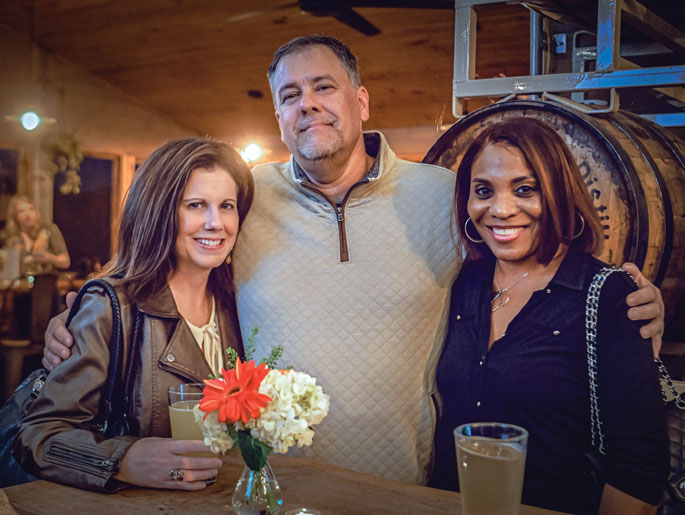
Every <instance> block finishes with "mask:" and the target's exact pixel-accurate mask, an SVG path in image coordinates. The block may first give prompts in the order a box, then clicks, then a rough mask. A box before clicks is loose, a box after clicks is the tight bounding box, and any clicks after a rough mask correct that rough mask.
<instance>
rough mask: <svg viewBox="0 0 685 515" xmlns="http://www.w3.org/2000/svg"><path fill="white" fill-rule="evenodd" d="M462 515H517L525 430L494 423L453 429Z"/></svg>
mask: <svg viewBox="0 0 685 515" xmlns="http://www.w3.org/2000/svg"><path fill="white" fill-rule="evenodd" d="M454 440H455V443H456V447H457V469H458V473H459V489H460V490H461V505H462V509H463V511H464V514H465V515H482V514H486V513H487V514H488V515H517V514H518V513H519V507H520V506H521V489H522V487H523V468H524V465H525V463H526V448H527V446H528V431H526V430H525V429H523V428H522V427H518V426H514V425H511V424H500V423H496V422H482V423H474V424H464V425H461V426H459V427H457V428H456V429H455V430H454Z"/></svg>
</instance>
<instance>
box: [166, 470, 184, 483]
mask: <svg viewBox="0 0 685 515" xmlns="http://www.w3.org/2000/svg"><path fill="white" fill-rule="evenodd" d="M169 478H171V480H172V481H183V471H182V470H181V469H175V468H174V469H169Z"/></svg>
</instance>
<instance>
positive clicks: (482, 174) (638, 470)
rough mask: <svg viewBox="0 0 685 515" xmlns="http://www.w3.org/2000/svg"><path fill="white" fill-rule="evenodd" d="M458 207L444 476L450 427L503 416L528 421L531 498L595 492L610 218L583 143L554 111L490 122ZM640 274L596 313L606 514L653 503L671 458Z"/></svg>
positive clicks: (452, 465) (442, 413) (441, 380)
mask: <svg viewBox="0 0 685 515" xmlns="http://www.w3.org/2000/svg"><path fill="white" fill-rule="evenodd" d="M455 208H456V213H457V221H458V227H459V229H460V231H461V235H460V236H461V238H460V240H461V242H462V244H463V245H464V252H465V254H466V255H467V263H466V264H465V265H464V266H463V267H462V270H461V273H460V274H459V276H458V278H457V279H456V281H455V283H454V286H453V288H452V295H451V305H450V318H449V331H448V335H447V338H446V340H445V344H444V347H443V349H442V353H441V354H440V358H439V360H438V363H437V368H436V377H435V386H436V388H437V396H436V399H438V402H437V405H438V422H437V427H436V432H435V461H434V465H435V466H434V470H433V475H432V482H431V484H432V485H433V486H436V487H439V488H446V489H456V488H458V477H457V461H456V456H455V442H454V435H453V430H454V428H455V427H457V426H459V425H461V424H464V423H470V422H485V421H496V422H506V423H511V424H515V425H518V426H522V427H524V428H525V429H527V430H528V432H529V435H530V436H529V440H528V452H527V457H526V469H525V475H524V485H523V499H522V502H523V503H525V504H532V505H536V506H541V507H545V508H550V509H554V510H559V511H563V512H570V513H592V512H596V511H597V509H598V506H597V505H596V504H595V505H592V504H593V500H592V491H593V487H592V485H591V484H590V483H589V479H588V478H590V477H591V467H590V464H589V462H587V461H586V458H585V454H586V453H587V452H589V451H591V450H592V448H591V444H590V442H591V435H590V433H591V429H590V425H591V422H590V416H589V414H590V392H589V390H590V387H589V377H588V364H587V363H588V361H587V352H586V351H587V347H586V338H585V329H586V327H585V303H586V296H587V292H588V287H589V285H590V282H591V280H592V278H593V276H594V274H595V273H596V272H597V271H599V270H600V268H602V267H603V266H605V265H604V264H603V263H602V262H600V261H598V260H597V259H595V258H593V257H592V254H593V253H595V252H596V251H597V250H598V249H599V248H600V245H601V243H602V239H603V236H602V229H601V226H600V223H599V219H598V216H597V213H596V211H595V208H594V206H593V204H592V200H591V198H590V195H589V193H588V191H587V188H586V187H585V184H584V183H583V180H582V177H581V174H580V171H579V170H578V166H577V164H576V162H575V160H574V158H573V155H572V154H571V152H570V151H569V149H568V148H567V146H566V145H565V144H564V142H563V140H562V139H561V137H560V136H559V135H558V134H557V133H556V132H554V131H553V130H552V129H551V128H549V127H548V126H546V125H545V124H544V123H542V122H540V121H538V120H536V119H532V118H526V117H518V118H511V119H508V120H505V121H503V122H500V123H498V124H495V125H493V126H490V127H488V128H487V129H485V130H484V131H483V132H482V133H481V134H480V135H479V136H478V137H477V138H476V140H475V141H474V142H473V144H472V145H471V146H470V147H469V149H468V150H467V152H466V154H465V155H464V158H463V160H462V161H461V163H460V166H459V169H458V174H457V184H456V195H455ZM634 289H635V286H634V285H633V284H632V283H631V281H630V280H629V279H628V278H627V276H626V275H625V274H612V275H611V276H609V278H608V279H607V280H606V283H605V286H604V288H603V289H602V293H601V297H600V304H599V313H598V322H597V333H598V337H597V353H598V357H597V368H598V371H599V372H598V374H599V375H598V397H599V406H600V420H601V422H602V427H603V430H604V435H605V445H606V449H607V459H606V462H605V465H604V467H602V471H601V474H602V477H603V480H604V481H605V484H603V485H602V487H601V488H602V490H601V491H600V492H597V496H601V503H600V506H599V510H600V513H621V514H630V513H649V512H651V511H653V509H654V507H653V505H655V504H658V502H659V501H660V499H661V495H662V494H663V489H664V486H665V479H666V475H667V471H668V447H667V445H668V444H667V442H668V440H667V434H666V423H665V414H664V410H663V407H662V401H661V393H660V387H659V380H658V374H657V367H656V366H655V365H654V363H653V360H652V355H651V348H650V347H649V345H646V344H645V343H644V342H643V341H642V340H641V337H640V334H639V326H638V325H637V324H636V323H635V322H632V321H630V320H629V319H628V317H627V315H626V311H627V309H628V306H627V305H626V302H625V298H626V295H627V294H628V293H629V292H630V291H632V290H634Z"/></svg>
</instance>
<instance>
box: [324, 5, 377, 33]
mask: <svg viewBox="0 0 685 515" xmlns="http://www.w3.org/2000/svg"><path fill="white" fill-rule="evenodd" d="M333 17H334V18H335V19H336V20H338V21H341V22H343V23H344V24H345V25H349V26H350V27H352V28H353V29H355V30H358V31H359V32H361V33H362V34H365V35H367V36H375V35H376V34H380V33H381V31H380V29H379V28H378V27H376V26H375V25H374V24H373V23H371V22H370V21H369V20H367V19H366V18H364V17H363V16H362V15H361V14H359V13H358V12H356V11H355V10H353V9H351V8H349V7H348V8H346V9H341V10H340V11H338V12H337V13H335V14H334V15H333Z"/></svg>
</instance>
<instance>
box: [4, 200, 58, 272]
mask: <svg viewBox="0 0 685 515" xmlns="http://www.w3.org/2000/svg"><path fill="white" fill-rule="evenodd" d="M2 239H3V241H4V248H6V249H7V248H13V249H18V250H19V251H21V271H22V273H23V274H28V273H40V272H51V271H52V270H54V269H56V268H60V269H64V268H69V264H70V260H69V252H68V251H67V246H66V244H65V243H64V237H63V236H62V233H61V232H60V230H59V228H58V227H57V226H56V225H55V224H53V223H44V222H41V220H40V216H38V211H36V208H35V207H34V205H33V204H32V203H31V201H30V200H29V199H28V198H27V197H25V196H23V195H14V196H13V197H12V198H11V199H10V201H9V203H8V205H7V224H6V226H5V230H4V231H3V234H2Z"/></svg>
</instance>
